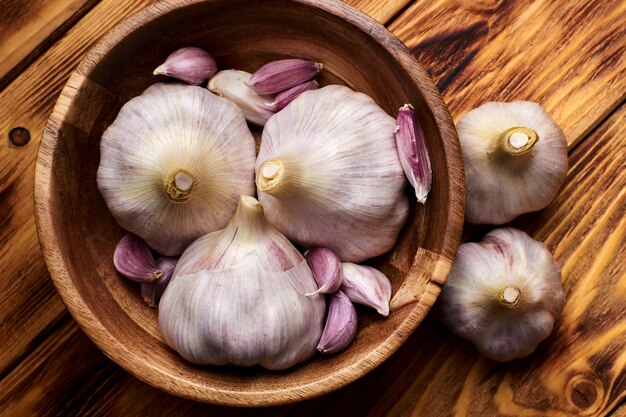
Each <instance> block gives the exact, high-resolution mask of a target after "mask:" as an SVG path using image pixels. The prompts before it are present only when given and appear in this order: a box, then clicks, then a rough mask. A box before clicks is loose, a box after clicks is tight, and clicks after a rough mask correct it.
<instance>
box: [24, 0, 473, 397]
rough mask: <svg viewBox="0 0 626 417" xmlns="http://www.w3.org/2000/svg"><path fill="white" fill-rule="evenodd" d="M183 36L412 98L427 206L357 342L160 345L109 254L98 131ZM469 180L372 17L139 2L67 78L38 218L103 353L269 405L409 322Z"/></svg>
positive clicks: (214, 392)
mask: <svg viewBox="0 0 626 417" xmlns="http://www.w3.org/2000/svg"><path fill="white" fill-rule="evenodd" d="M189 45H192V46H199V47H202V48H204V49H206V50H207V51H209V52H210V53H211V54H212V55H213V56H214V57H215V58H216V60H217V63H218V66H219V68H222V69H225V68H238V69H244V70H247V71H254V70H255V69H256V68H258V67H259V66H260V65H261V64H263V63H265V62H267V61H270V60H274V59H277V58H285V57H299V58H305V59H312V60H316V61H321V62H323V63H324V71H323V75H322V77H321V82H322V83H323V84H329V83H343V84H347V85H349V86H350V87H352V88H354V89H355V90H358V91H362V92H364V93H366V94H368V95H370V96H371V97H373V98H374V100H376V102H377V103H378V104H379V105H380V106H381V107H382V108H383V109H385V110H386V111H387V112H388V113H389V114H391V115H393V116H395V115H396V113H397V110H398V108H399V107H400V106H402V105H403V104H404V103H412V104H413V105H414V106H415V108H416V111H417V114H418V117H419V120H420V121H421V124H422V126H423V128H424V130H425V131H426V134H427V138H428V146H429V149H430V155H431V159H432V166H433V171H434V175H433V177H434V183H433V187H432V191H431V194H430V195H429V198H428V202H427V203H426V205H425V206H422V205H418V204H412V208H411V214H410V219H409V222H408V223H407V226H406V227H405V228H404V230H403V231H402V233H401V236H400V238H399V240H398V242H397V244H396V246H395V248H394V250H393V251H392V252H391V253H389V254H387V255H385V256H382V257H380V258H379V259H376V260H374V261H373V262H372V263H373V264H374V265H375V266H378V267H379V268H380V269H381V270H382V271H383V272H385V273H386V274H387V276H388V277H389V278H390V280H391V282H392V285H393V290H394V295H393V300H392V312H391V314H390V315H389V317H387V318H382V317H380V316H377V315H376V313H374V312H370V311H369V310H366V309H361V310H359V329H358V334H357V336H356V339H355V341H354V342H353V343H352V345H350V347H349V348H348V349H347V350H345V351H344V352H342V353H340V354H337V355H334V356H321V355H317V356H316V357H314V358H313V359H311V360H309V361H308V362H306V363H304V364H302V365H299V366H297V367H294V368H292V369H290V370H287V371H283V372H271V371H266V370H264V369H261V368H258V367H254V368H249V369H242V368H233V367H212V366H203V367H201V366H194V365H192V364H190V363H187V362H186V361H185V360H183V359H182V358H181V357H180V356H179V355H178V354H177V353H176V352H174V351H173V350H172V349H170V348H169V347H168V346H167V345H166V344H165V343H164V342H163V339H162V337H161V335H160V332H159V328H158V324H157V314H156V310H154V309H151V308H149V307H148V306H147V305H145V304H144V303H143V302H142V301H141V298H140V294H139V287H138V286H137V285H136V284H135V283H132V282H130V281H128V280H125V279H123V278H122V277H121V276H120V275H118V273H117V272H116V271H115V269H114V267H113V250H114V248H115V244H116V242H117V241H118V240H119V239H120V238H121V236H122V235H123V233H124V232H123V230H121V229H120V227H119V226H118V225H117V224H116V222H115V220H114V219H113V217H112V216H111V214H110V213H109V212H108V210H107V207H106V205H105V203H104V201H103V199H102V198H101V196H100V194H99V193H98V189H97V187H96V170H97V168H98V164H99V158H100V148H99V143H100V138H101V136H102V133H103V132H104V130H105V129H106V128H107V126H108V125H109V124H111V122H112V121H113V119H114V118H115V116H116V114H117V113H118V111H119V109H120V107H121V106H122V105H123V104H124V103H125V102H127V101H128V100H129V99H130V98H132V97H134V96H137V95H139V94H140V93H141V92H142V91H143V90H144V89H145V88H147V87H148V86H150V85H151V84H153V83H155V82H157V81H159V80H160V79H157V78H155V77H154V76H152V70H153V69H154V68H156V67H157V66H158V65H159V64H161V62H162V61H163V60H164V59H165V57H166V56H167V55H168V54H169V53H170V52H172V51H173V50H174V49H176V48H177V47H181V46H189ZM464 183H465V182H464V176H463V162H462V158H461V152H460V147H459V143H458V139H457V137H456V132H455V129H454V125H453V123H452V120H451V118H450V115H449V113H448V111H447V109H446V106H445V105H444V103H443V101H442V100H441V97H440V96H439V94H438V92H437V89H436V87H435V86H434V84H433V83H432V81H431V80H430V78H429V76H428V75H427V73H426V72H425V71H424V69H423V68H422V66H421V65H420V64H419V63H418V62H417V61H416V60H415V58H414V57H413V56H412V55H411V54H410V53H409V51H408V50H407V49H406V48H405V47H404V46H403V45H402V43H400V41H399V40H398V39H396V38H395V37H394V36H393V35H392V34H390V33H389V32H388V31H387V30H386V29H385V28H384V27H383V26H381V25H380V24H378V23H377V22H375V21H374V20H372V19H371V18H369V17H367V16H365V15H364V14H362V13H360V12H358V11H356V10H354V9H351V8H350V7H348V6H346V5H344V4H342V3H339V2H331V1H327V0H324V1H315V0H273V1H260V0H259V1H250V0H212V1H206V0H177V1H173V0H172V1H164V2H160V3H157V4H154V5H152V6H150V7H147V8H146V9H144V10H143V11H141V12H139V13H137V14H136V15H134V16H132V17H131V18H129V19H127V20H126V21H124V22H123V23H121V24H120V25H118V26H117V27H115V28H114V29H113V30H111V31H110V32H109V33H108V34H107V35H106V36H104V38H102V39H101V40H100V41H99V42H98V43H97V44H96V45H95V46H94V47H93V48H92V49H91V50H90V52H89V53H88V54H87V55H86V56H85V58H84V59H83V60H82V62H81V63H80V65H79V66H78V68H76V70H75V71H74V73H73V74H72V76H71V78H70V79H69V81H68V82H67V84H66V86H65V88H64V89H63V92H62V93H61V96H60V98H59V100H58V102H57V103H56V107H55V109H54V111H53V113H52V115H51V116H50V119H49V120H48V123H47V125H46V129H45V132H44V135H43V138H42V140H41V146H40V149H39V155H38V160H37V172H36V180H35V202H36V218H37V227H38V232H39V239H40V242H41V246H42V249H43V253H44V256H45V259H46V262H47V265H48V268H49V270H50V274H51V276H52V279H53V281H54V284H55V285H56V287H57V289H58V291H59V293H60V294H61V297H62V298H63V301H64V302H65V304H66V305H67V308H68V309H69V311H70V312H71V314H72V315H73V316H74V318H75V319H76V321H77V322H78V323H79V325H80V326H81V327H82V328H83V329H84V331H85V332H86V333H87V335H88V336H89V337H90V338H91V339H92V340H93V341H94V342H95V343H96V344H97V345H98V346H99V347H100V348H101V349H102V350H103V351H104V352H105V354H106V355H107V356H109V357H110V358H112V359H113V360H114V361H115V362H117V363H118V364H119V365H121V366H122V367H124V368H125V369H126V370H128V371H129V372H131V373H132V374H133V375H135V376H137V377H138V378H140V379H142V380H143V381H145V382H147V383H149V384H151V385H153V386H155V387H158V388H160V389H163V390H165V391H167V392H169V393H172V394H175V395H178V396H182V397H186V398H190V399H194V400H199V401H204V402H210V403H219V404H226V405H237V406H259V405H276V404H283V403H288V402H294V401H299V400H303V399H306V398H311V397H314V396H318V395H321V394H324V393H327V392H330V391H332V390H335V389H337V388H339V387H342V386H344V385H346V384H348V383H349V382H351V381H354V380H355V379H357V378H359V377H360V376H362V375H364V374H365V373H367V372H369V371H371V370H372V369H373V368H374V367H376V366H378V365H380V364H381V363H382V362H383V361H384V360H385V359H386V358H388V357H389V356H390V355H391V354H392V353H393V352H394V351H395V350H396V349H397V348H398V347H399V346H400V345H401V344H402V343H403V342H404V341H405V340H406V338H407V337H408V336H409V335H410V334H411V332H413V330H414V329H415V328H416V327H417V325H418V324H419V323H420V322H421V321H422V319H423V318H424V316H425V315H426V313H428V311H429V309H430V308H431V306H432V305H433V303H434V301H435V299H436V298H437V295H438V294H439V291H440V288H441V285H442V284H443V283H444V281H445V280H446V276H447V274H448V271H449V269H450V266H451V263H452V260H453V259H454V255H455V253H456V249H457V246H458V244H459V240H460V235H461V227H462V222H463V210H464V198H465V196H464ZM407 193H409V194H411V195H412V194H413V190H412V189H409V188H407ZM411 201H414V199H411Z"/></svg>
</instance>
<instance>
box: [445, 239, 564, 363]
mask: <svg viewBox="0 0 626 417" xmlns="http://www.w3.org/2000/svg"><path fill="white" fill-rule="evenodd" d="M564 302H565V296H564V294H563V289H562V288H561V270H560V268H559V265H558V264H557V263H556V262H555V261H554V260H553V259H552V256H551V255H550V252H549V251H548V250H547V249H546V247H545V246H544V245H543V244H542V243H541V242H537V241H535V240H533V239H532V238H531V237H530V236H528V235H527V234H526V233H524V232H522V231H521V230H517V229H512V228H501V229H496V230H493V231H491V232H489V233H487V235H485V237H484V238H483V240H482V242H480V243H464V244H462V245H461V246H460V247H459V251H458V253H457V256H456V259H455V260H454V264H453V266H452V270H451V271H450V274H449V275H448V280H447V281H446V284H445V286H444V288H443V291H442V292H441V295H440V296H439V300H438V305H439V308H440V312H441V319H442V321H443V322H444V323H445V324H446V325H447V326H448V327H449V328H450V330H452V331H453V332H454V333H456V334H458V335H459V336H461V337H463V338H465V339H468V340H469V341H471V342H472V343H474V344H475V345H476V347H477V348H478V351H479V352H480V353H481V354H483V355H484V356H486V357H487V358H489V359H492V360H495V361H500V362H506V361H510V360H512V359H516V358H521V357H524V356H527V355H529V354H531V353H532V352H533V351H534V350H535V348H536V347H537V345H538V344H539V342H541V341H542V340H544V339H545V338H546V337H548V335H549V334H550V332H551V331H552V328H553V326H554V322H555V320H556V319H557V317H558V316H559V314H560V313H561V310H562V309H563V304H564Z"/></svg>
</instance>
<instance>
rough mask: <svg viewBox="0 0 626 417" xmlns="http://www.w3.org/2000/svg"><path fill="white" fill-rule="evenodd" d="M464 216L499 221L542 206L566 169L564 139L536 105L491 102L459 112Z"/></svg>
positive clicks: (478, 220) (482, 221)
mask: <svg viewBox="0 0 626 417" xmlns="http://www.w3.org/2000/svg"><path fill="white" fill-rule="evenodd" d="M457 132H458V135H459V141H460V142H461V148H462V149H463V156H464V161H465V176H466V212H465V216H466V220H467V221H468V222H470V223H476V224H503V223H506V222H508V221H510V220H513V219H514V218H515V217H517V216H519V215H520V214H523V213H528V212H532V211H537V210H541V209H542V208H544V207H546V206H547V205H548V204H549V203H550V202H551V201H552V200H553V199H554V197H555V196H556V193H557V191H558V189H559V187H560V186H561V184H562V183H563V180H564V179H565V175H566V174H567V142H566V140H565V135H564V134H563V131H562V130H561V128H560V127H559V126H558V125H557V124H556V122H555V121H554V120H552V118H551V117H550V115H549V114H548V113H547V112H546V111H545V110H544V109H543V107H541V106H540V105H539V104H536V103H531V102H528V101H517V102H511V103H497V102H491V103H486V104H483V105H482V106H480V107H478V108H476V109H474V110H471V111H470V112H468V113H466V114H465V115H463V117H461V119H460V120H459V123H458V125H457Z"/></svg>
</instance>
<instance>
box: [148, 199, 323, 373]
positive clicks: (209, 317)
mask: <svg viewBox="0 0 626 417" xmlns="http://www.w3.org/2000/svg"><path fill="white" fill-rule="evenodd" d="M316 288H317V285H316V283H315V280H314V278H313V274H312V272H311V269H310V268H309V266H308V264H307V262H306V260H305V259H304V257H303V256H302V254H301V253H300V252H299V251H298V250H297V249H296V248H295V247H294V246H293V245H292V244H291V243H290V242H289V240H288V239H287V238H286V237H285V236H284V235H282V234H281V233H280V232H279V231H278V230H276V228H275V227H273V226H272V225H271V224H270V223H269V222H268V221H267V220H266V218H265V216H264V215H263V207H262V206H261V204H260V203H259V202H258V200H256V199H255V198H254V197H251V196H245V195H244V196H241V197H240V199H239V205H238V208H237V211H236V212H235V214H234V215H233V217H232V219H231V221H230V222H229V223H228V225H227V226H226V227H225V228H224V229H222V230H219V231H216V232H213V233H209V234H207V235H205V236H203V237H201V238H200V239H198V240H196V241H195V242H194V243H192V244H191V245H190V246H189V247H188V248H187V249H186V250H185V252H184V253H183V255H182V256H181V258H180V260H179V262H178V264H177V266H176V270H175V272H174V276H173V277H172V280H171V281H170V283H169V285H168V286H167V288H166V290H165V292H164V294H163V297H162V298H161V302H160V303H159V326H160V328H161V333H162V335H163V337H164V339H165V341H166V342H167V344H168V345H169V346H171V347H172V348H173V349H175V350H176V351H177V352H179V353H180V354H181V356H182V357H184V358H185V359H187V360H189V361H190V362H192V363H196V364H212V365H227V364H233V365H237V366H252V365H256V364H259V365H261V366H263V367H265V368H267V369H272V370H281V369H286V368H288V367H290V366H293V365H295V364H297V363H299V362H302V361H304V360H306V359H308V358H310V357H311V356H312V355H313V354H315V352H316V347H317V344H318V342H319V340H320V337H321V335H322V330H323V320H324V313H325V309H326V304H325V300H324V297H305V296H304V294H306V293H309V292H313V291H315V290H316Z"/></svg>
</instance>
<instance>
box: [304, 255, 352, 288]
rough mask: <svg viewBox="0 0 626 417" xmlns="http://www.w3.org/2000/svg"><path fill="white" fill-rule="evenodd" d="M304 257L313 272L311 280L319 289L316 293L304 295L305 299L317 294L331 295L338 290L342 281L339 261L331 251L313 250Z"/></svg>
mask: <svg viewBox="0 0 626 417" xmlns="http://www.w3.org/2000/svg"><path fill="white" fill-rule="evenodd" d="M304 257H305V258H306V260H307V262H308V263H309V266H310V267H311V271H313V278H315V282H317V285H318V287H319V288H318V289H317V291H315V292H312V293H308V294H305V295H306V296H307V297H311V296H313V295H317V294H332V293H334V292H335V291H337V290H338V289H339V286H340V285H341V281H342V279H343V275H342V272H341V261H340V260H339V257H338V256H337V255H335V254H334V253H333V251H331V250H330V249H326V248H313V249H311V250H309V251H307V252H305V254H304Z"/></svg>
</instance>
